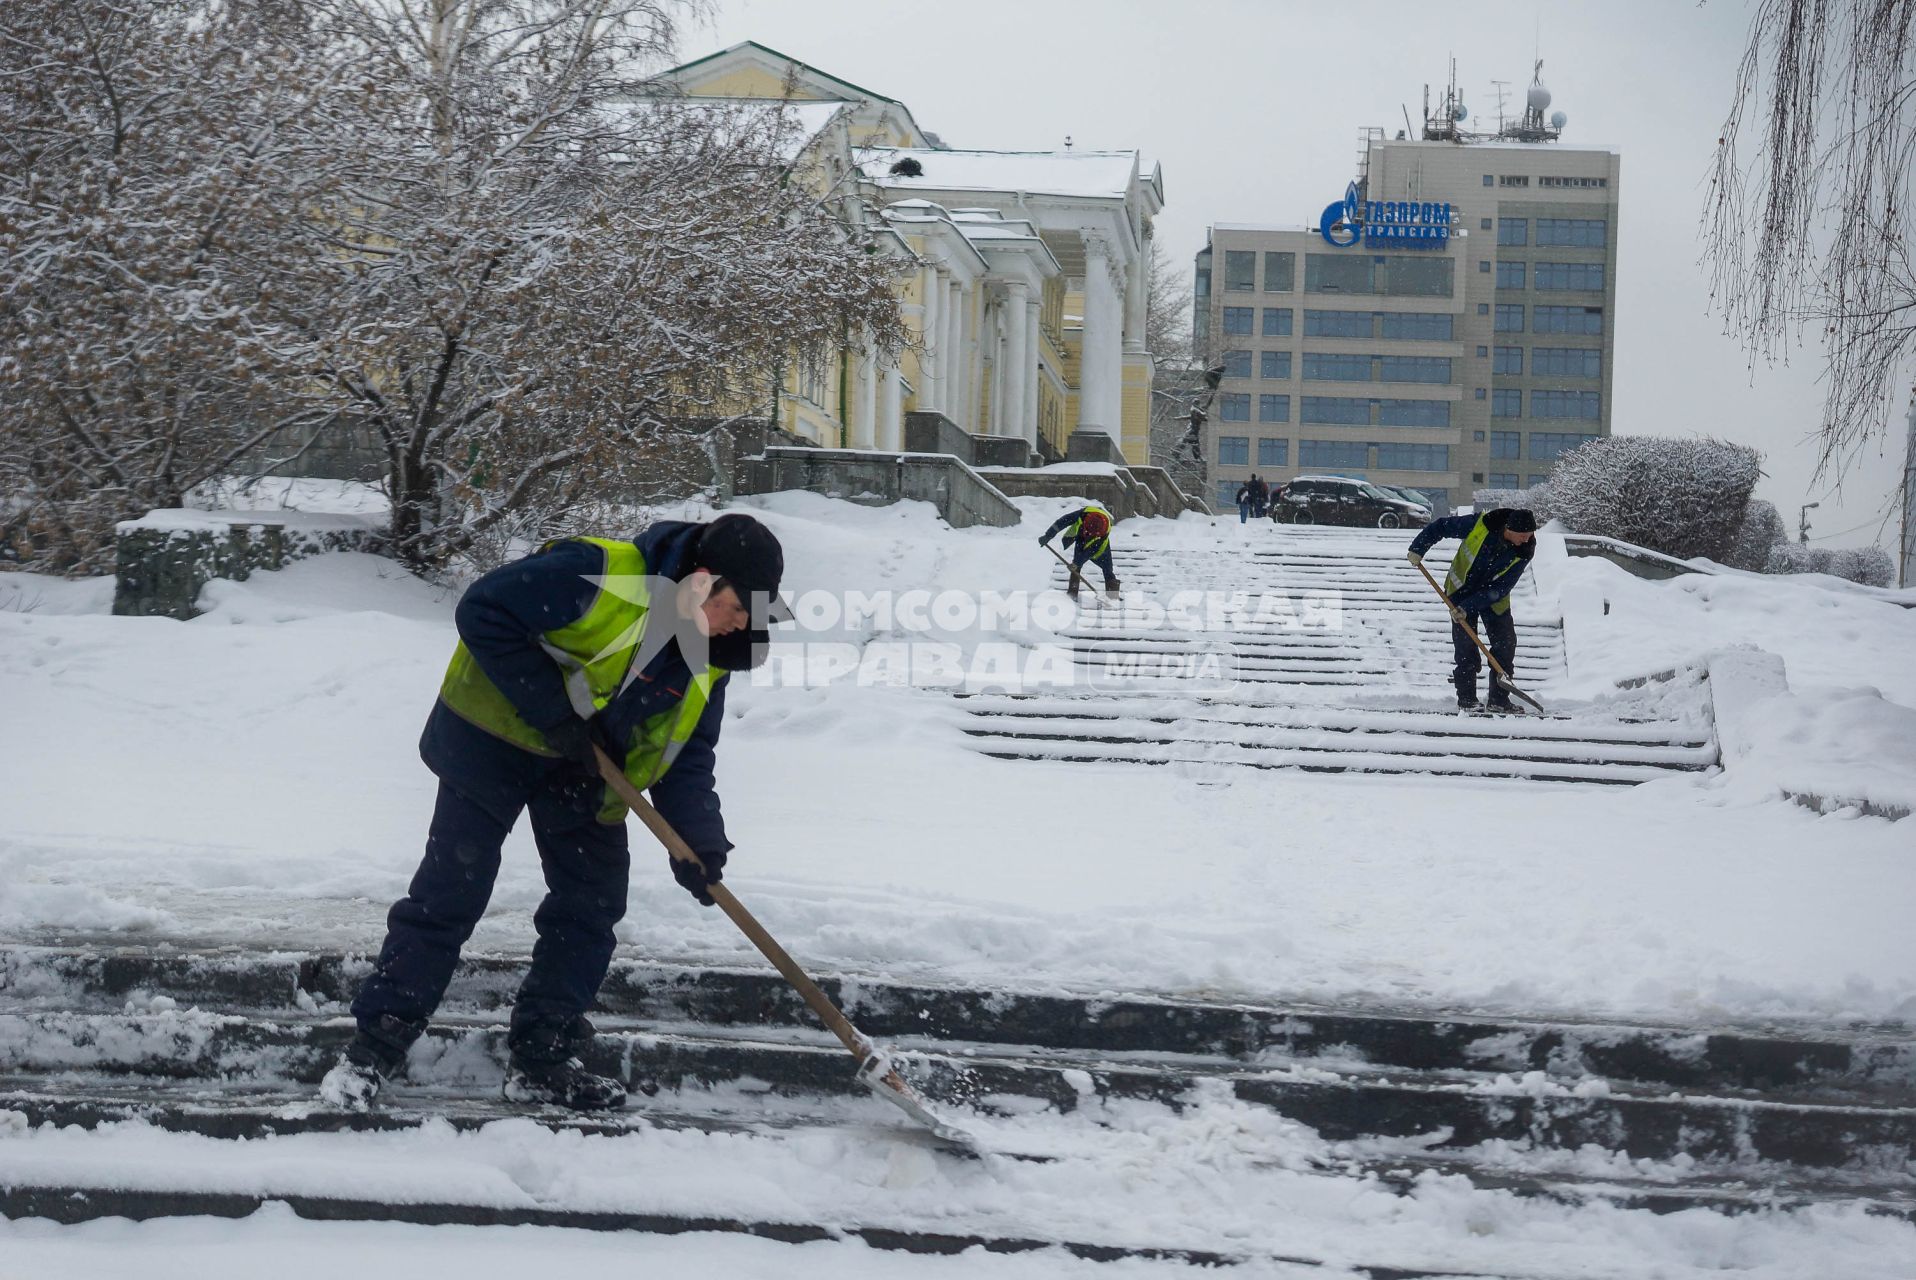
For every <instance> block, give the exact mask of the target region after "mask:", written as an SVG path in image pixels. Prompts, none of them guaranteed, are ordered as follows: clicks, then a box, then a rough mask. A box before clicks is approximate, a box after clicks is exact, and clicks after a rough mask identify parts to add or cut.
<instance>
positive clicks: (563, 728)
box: [539, 716, 599, 775]
mask: <svg viewBox="0 0 1916 1280" xmlns="http://www.w3.org/2000/svg"><path fill="white" fill-rule="evenodd" d="M539 732H540V733H541V734H542V735H544V737H545V740H546V745H547V746H549V747H551V748H552V749H553V750H554V751H556V752H558V753H559V754H560V755H562V756H564V757H565V758H566V759H568V760H570V761H572V762H573V763H574V764H581V765H584V766H585V767H586V770H587V771H588V772H590V773H592V774H594V775H596V774H597V773H598V772H599V762H598V759H597V758H596V757H594V756H593V754H592V744H593V743H594V742H596V741H598V736H599V735H598V734H596V733H594V732H593V722H592V721H590V720H581V719H579V717H577V716H568V717H566V718H565V719H564V720H561V721H559V723H557V724H555V725H553V726H552V727H551V728H549V729H541V730H539Z"/></svg>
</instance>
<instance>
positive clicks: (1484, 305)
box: [1477, 302, 1490, 316]
mask: <svg viewBox="0 0 1916 1280" xmlns="http://www.w3.org/2000/svg"><path fill="white" fill-rule="evenodd" d="M1477 314H1478V315H1480V316H1487V315H1489V314H1490V304H1489V303H1488V302H1480V303H1478V304H1477Z"/></svg>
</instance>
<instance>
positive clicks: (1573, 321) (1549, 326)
mask: <svg viewBox="0 0 1916 1280" xmlns="http://www.w3.org/2000/svg"><path fill="white" fill-rule="evenodd" d="M1498 309H1499V310H1502V308H1498ZM1533 323H1534V324H1535V326H1536V327H1535V328H1534V329H1533V330H1532V332H1535V333H1602V332H1603V308H1602V307H1543V306H1540V307H1538V308H1537V309H1536V318H1535V320H1534V322H1533ZM1517 327H1518V328H1519V329H1521V328H1523V323H1522V317H1521V316H1520V317H1518V324H1517Z"/></svg>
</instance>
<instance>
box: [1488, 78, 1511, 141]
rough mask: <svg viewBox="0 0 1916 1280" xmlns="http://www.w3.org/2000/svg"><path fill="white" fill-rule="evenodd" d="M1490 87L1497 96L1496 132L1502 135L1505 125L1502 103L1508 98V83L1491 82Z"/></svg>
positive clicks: (1504, 81) (1506, 81)
mask: <svg viewBox="0 0 1916 1280" xmlns="http://www.w3.org/2000/svg"><path fill="white" fill-rule="evenodd" d="M1490 87H1491V88H1492V89H1493V90H1494V91H1495V92H1496V94H1497V132H1498V133H1502V132H1503V129H1504V123H1505V121H1504V101H1505V99H1507V98H1508V97H1509V96H1510V81H1508V80H1492V81H1491V82H1490Z"/></svg>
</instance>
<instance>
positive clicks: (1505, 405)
mask: <svg viewBox="0 0 1916 1280" xmlns="http://www.w3.org/2000/svg"><path fill="white" fill-rule="evenodd" d="M1490 416H1491V417H1493V418H1521V417H1523V392H1521V391H1518V390H1516V389H1514V388H1511V387H1498V388H1497V389H1496V390H1495V391H1493V392H1491V393H1490Z"/></svg>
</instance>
